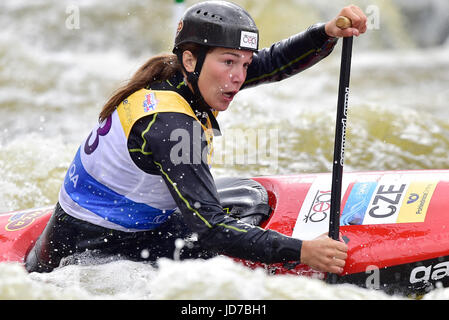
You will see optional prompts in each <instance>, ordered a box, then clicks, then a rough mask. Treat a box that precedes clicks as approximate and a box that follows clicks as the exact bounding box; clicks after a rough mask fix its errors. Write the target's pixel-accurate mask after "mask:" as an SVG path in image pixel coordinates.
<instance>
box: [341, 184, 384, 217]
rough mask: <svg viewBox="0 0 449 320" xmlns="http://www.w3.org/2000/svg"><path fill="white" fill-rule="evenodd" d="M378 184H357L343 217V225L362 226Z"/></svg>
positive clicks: (350, 195) (353, 188)
mask: <svg viewBox="0 0 449 320" xmlns="http://www.w3.org/2000/svg"><path fill="white" fill-rule="evenodd" d="M376 186H377V182H357V183H355V184H354V186H353V187H352V190H351V193H350V194H349V197H348V200H347V201H346V204H345V208H344V209H343V213H342V215H341V220H340V224H341V225H354V224H362V223H363V219H364V218H365V212H366V210H367V209H368V206H369V204H370V201H371V197H372V195H373V193H374V191H375V190H376Z"/></svg>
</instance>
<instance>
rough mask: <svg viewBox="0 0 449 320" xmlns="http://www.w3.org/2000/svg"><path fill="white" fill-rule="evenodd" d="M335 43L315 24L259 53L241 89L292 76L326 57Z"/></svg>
mask: <svg viewBox="0 0 449 320" xmlns="http://www.w3.org/2000/svg"><path fill="white" fill-rule="evenodd" d="M336 43H337V39H336V38H333V37H329V36H328V35H327V34H326V32H325V25H324V24H315V25H312V26H311V27H309V28H308V29H307V30H306V31H304V32H301V33H299V34H296V35H294V36H291V37H289V38H287V39H284V40H282V41H280V42H277V43H275V44H273V45H272V46H271V47H269V48H264V49H261V50H259V51H258V52H257V53H255V54H254V56H253V61H252V63H251V64H250V65H249V68H248V74H247V77H246V81H245V83H244V84H243V86H242V89H243V88H248V87H253V86H256V85H259V84H261V83H267V82H273V81H280V80H283V79H286V78H288V77H290V76H292V75H295V74H297V73H299V72H301V71H303V70H305V69H307V68H309V67H311V66H313V65H314V64H316V63H317V62H318V61H320V60H322V59H323V58H325V57H327V56H328V55H329V54H330V53H331V52H332V50H333V49H334V47H335V44H336Z"/></svg>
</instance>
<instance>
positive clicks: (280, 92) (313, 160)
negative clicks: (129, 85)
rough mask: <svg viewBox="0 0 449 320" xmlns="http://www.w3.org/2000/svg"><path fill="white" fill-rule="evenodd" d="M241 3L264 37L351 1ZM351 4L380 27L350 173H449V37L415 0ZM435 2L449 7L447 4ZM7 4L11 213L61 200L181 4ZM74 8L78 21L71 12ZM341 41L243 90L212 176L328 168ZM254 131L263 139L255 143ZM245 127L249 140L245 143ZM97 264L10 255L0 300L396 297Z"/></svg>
mask: <svg viewBox="0 0 449 320" xmlns="http://www.w3.org/2000/svg"><path fill="white" fill-rule="evenodd" d="M235 2H237V3H240V4H242V5H243V6H245V7H247V8H248V10H249V11H250V13H252V14H253V15H254V17H255V19H256V22H257V23H258V25H259V27H260V30H261V37H262V40H261V41H262V45H269V44H270V43H272V42H273V41H277V40H280V39H282V38H283V37H286V36H288V35H289V34H291V33H293V32H298V31H301V30H304V29H305V28H307V26H308V25H310V24H312V23H314V22H317V21H324V20H325V19H328V18H330V17H332V16H333V15H335V14H336V13H337V10H338V9H339V8H340V7H341V6H342V5H344V4H347V3H346V2H345V1H335V2H334V1H333V2H332V5H328V4H327V3H328V2H327V1H299V0H298V1H293V0H291V1H282V2H277V1H259V2H257V1H250V0H248V1H235ZM261 2H263V3H262V5H260V3H261ZM354 2H355V3H356V4H359V5H360V6H361V7H362V8H366V7H367V6H368V5H375V6H377V8H378V9H379V12H380V17H381V20H380V28H379V29H378V30H377V29H371V30H369V31H368V33H367V34H366V35H364V36H361V37H359V38H356V39H355V40H354V49H353V63H352V70H351V85H350V98H349V114H348V128H347V130H348V132H347V141H346V158H345V170H348V171H352V170H357V171H361V170H363V171H365V170H366V171H370V170H399V169H401V170H403V169H440V168H448V167H449V157H448V155H447V154H448V150H449V121H448V120H447V119H448V116H449V111H448V109H447V101H449V86H448V83H449V46H448V45H445V44H444V41H442V43H433V44H432V45H429V44H427V45H426V43H425V41H424V40H426V41H427V42H429V41H431V40H432V39H425V37H422V38H414V37H412V36H411V35H410V34H409V33H408V32H407V30H408V29H407V21H408V20H407V19H410V18H411V17H414V16H415V15H414V13H415V12H416V9H415V8H414V7H413V5H411V4H410V5H408V4H406V3H405V4H404V1H391V2H390V1H382V0H379V1H369V3H368V2H367V1H354ZM437 2H438V1H434V2H432V3H437ZM187 3H188V4H191V3H193V1H190V2H187ZM438 3H439V4H436V6H438V5H439V6H440V9H441V10H440V11H441V12H444V9H446V6H447V5H446V4H445V3H444V2H438ZM258 4H259V5H258ZM0 9H1V10H0V212H5V211H12V210H20V209H26V208H33V207H39V206H44V205H53V204H54V203H55V202H56V201H57V195H58V191H59V187H60V185H61V182H62V180H63V177H64V175H65V171H66V170H67V167H68V165H69V164H70V162H71V161H72V157H73V155H74V153H75V151H76V149H77V148H78V144H79V143H80V142H81V140H82V139H83V138H84V137H85V136H86V135H87V134H88V132H89V131H90V129H91V128H92V126H93V125H94V124H95V122H96V121H97V115H98V112H99V110H100V109H101V107H102V104H103V103H104V102H105V101H106V99H107V98H108V97H109V96H110V94H111V93H112V91H113V90H114V89H115V88H117V87H118V86H119V85H120V84H122V83H123V82H124V81H126V79H128V78H129V77H130V76H131V75H132V74H133V72H135V70H136V69H137V68H138V67H139V66H140V65H141V64H142V63H143V62H144V61H145V60H146V59H147V58H148V57H149V56H151V55H153V54H156V53H158V52H161V51H169V50H170V46H171V42H172V39H173V33H174V30H172V29H173V27H174V24H173V21H174V18H173V15H175V14H176V9H175V8H174V5H173V3H172V2H171V1H159V0H151V1H147V2H146V4H143V2H141V1H137V0H136V1H127V2H126V3H123V2H122V1H118V0H117V1H107V2H103V1H99V0H91V1H88V0H84V1H78V2H76V4H74V3H73V2H69V1H52V0H39V1H33V2H32V3H29V2H26V1H2V3H1V4H0ZM76 10H79V25H78V26H77V25H76V22H77V21H76V19H75V20H73V19H72V18H73V17H72V16H71V15H72V14H73V13H74V12H75V13H76ZM269 13H270V14H269ZM429 14H435V13H434V12H432V11H430V13H429ZM276 17H277V19H278V20H279V17H282V19H283V20H282V21H284V23H283V24H282V25H280V24H279V23H276ZM438 18H439V16H435V17H434V19H433V20H432V21H440V20H438ZM443 21H444V20H443ZM73 23H75V24H73ZM77 27H78V28H77ZM170 28H171V29H170ZM442 29H444V28H442ZM435 30H439V29H438V26H436V27H435ZM415 35H416V34H415ZM437 40H438V39H435V41H437ZM446 43H447V41H446ZM340 50H341V41H340V43H339V44H338V45H337V47H336V49H335V51H334V52H333V53H332V55H331V56H330V57H328V58H327V59H325V60H324V61H322V62H321V63H319V64H318V65H316V66H315V67H313V68H311V69H309V70H307V71H305V72H304V73H302V74H300V75H298V76H295V77H293V78H291V79H288V80H285V81H283V82H281V83H277V84H270V85H264V86H260V87H257V88H254V89H248V90H244V91H242V92H241V93H239V95H237V97H236V98H235V100H234V102H233V103H232V105H231V107H230V109H229V110H228V111H226V112H224V113H222V114H221V115H220V116H219V118H218V120H219V122H220V125H221V127H222V131H223V134H224V135H223V137H222V138H218V139H217V142H216V151H215V159H216V165H215V167H214V169H213V173H214V175H217V176H220V175H239V176H259V175H269V174H292V173H311V172H329V171H330V170H331V169H332V165H331V162H332V152H333V141H334V128H335V110H336V103H337V88H338V73H339V67H340ZM255 133H256V139H257V140H256V145H257V148H254V147H253V146H252V144H251V141H252V140H250V138H251V137H253V135H254V134H255ZM242 134H243V135H244V137H245V138H247V139H239V137H242ZM87 260H89V259H87ZM89 262H90V263H89V264H88V265H78V266H66V267H63V268H60V269H57V270H55V271H53V272H51V273H49V274H30V275H28V274H27V273H26V272H25V271H24V270H23V268H22V267H21V266H20V265H17V264H9V263H0V270H1V272H0V299H340V298H345V299H390V296H387V295H384V294H383V293H382V292H376V291H368V290H364V289H360V288H357V287H354V286H350V285H341V286H329V285H326V284H325V283H323V282H321V281H319V280H316V279H307V278H302V277H292V276H269V275H267V274H265V273H264V272H262V271H261V270H256V271H254V270H249V269H247V268H244V267H243V266H241V265H239V264H236V263H235V262H233V261H232V260H230V259H227V258H224V257H219V258H215V259H212V260H209V261H201V260H199V261H186V262H179V261H171V260H162V261H160V267H159V268H158V269H154V268H153V267H151V266H149V265H146V264H142V263H134V262H129V261H114V262H109V263H106V262H104V261H89ZM448 297H449V291H448V290H447V289H437V290H435V291H433V292H431V293H429V294H427V295H426V296H424V299H447V298H448Z"/></svg>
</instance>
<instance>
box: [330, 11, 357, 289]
mask: <svg viewBox="0 0 449 320" xmlns="http://www.w3.org/2000/svg"><path fill="white" fill-rule="evenodd" d="M343 18H344V19H343ZM345 19H346V20H345ZM348 20H349V19H347V18H345V17H341V19H340V18H339V20H337V26H338V27H340V28H342V29H344V28H347V27H349V26H350V25H351V24H350V23H351V21H350V20H349V25H348V23H347V21H348ZM345 21H346V22H345ZM352 40H353V37H345V38H343V48H342V52H341V65H340V83H339V88H338V101H337V117H336V123H335V143H334V162H333V168H332V189H331V206H330V216H329V237H330V238H332V239H334V240H338V239H339V234H340V210H341V208H340V207H341V185H342V179H343V163H344V155H345V140H346V119H347V114H348V98H349V78H350V71H351V56H352ZM327 282H328V283H336V282H337V275H336V274H332V273H329V274H328V277H327Z"/></svg>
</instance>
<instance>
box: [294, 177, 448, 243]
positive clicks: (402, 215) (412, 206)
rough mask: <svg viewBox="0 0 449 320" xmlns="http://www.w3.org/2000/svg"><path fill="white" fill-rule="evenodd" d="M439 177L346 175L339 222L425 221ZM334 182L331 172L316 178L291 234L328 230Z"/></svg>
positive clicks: (302, 235) (311, 236)
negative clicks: (343, 199)
mask: <svg viewBox="0 0 449 320" xmlns="http://www.w3.org/2000/svg"><path fill="white" fill-rule="evenodd" d="M439 180H440V179H438V177H437V176H432V175H411V174H378V175H365V176H357V175H355V176H354V175H351V174H348V175H346V176H345V175H344V176H343V184H342V191H341V194H342V198H346V201H345V202H343V201H342V203H341V204H342V212H341V217H340V225H342V226H344V225H369V224H389V223H413V222H424V221H425V219H426V215H427V211H428V207H429V204H430V201H431V199H432V196H433V193H434V190H435V188H436V186H437V184H438V181H439ZM331 185H332V177H331V175H321V176H318V177H317V178H316V179H315V180H314V182H313V183H312V185H311V187H310V189H309V191H308V193H307V195H306V198H305V199H304V202H303V204H302V206H301V209H300V212H299V214H298V218H297V220H296V224H295V227H294V229H293V233H292V237H294V238H298V239H303V240H310V239H314V238H316V237H318V236H320V235H322V234H323V233H326V232H328V230H329V215H330V201H331ZM348 188H349V189H348ZM345 193H348V194H346V197H345Z"/></svg>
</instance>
